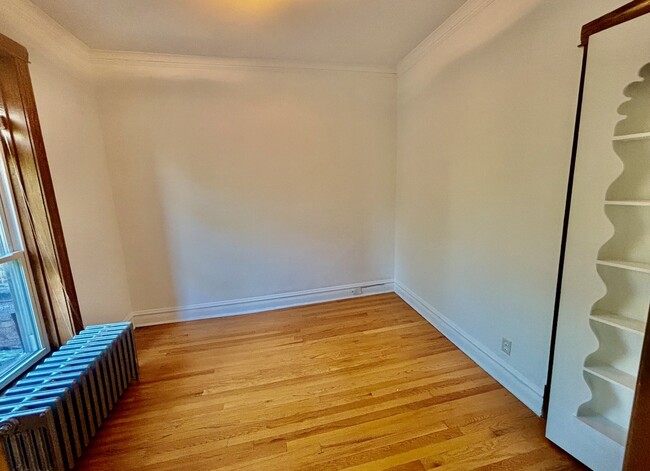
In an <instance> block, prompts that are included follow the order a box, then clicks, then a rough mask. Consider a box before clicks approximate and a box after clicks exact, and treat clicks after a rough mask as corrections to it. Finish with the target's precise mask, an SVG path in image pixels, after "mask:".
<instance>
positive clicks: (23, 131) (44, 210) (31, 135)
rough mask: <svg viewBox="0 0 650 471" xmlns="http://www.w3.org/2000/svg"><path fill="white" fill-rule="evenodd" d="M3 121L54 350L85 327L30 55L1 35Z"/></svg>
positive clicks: (30, 255)
mask: <svg viewBox="0 0 650 471" xmlns="http://www.w3.org/2000/svg"><path fill="white" fill-rule="evenodd" d="M0 119H2V120H3V123H1V126H0V127H2V128H4V129H5V133H6V136H5V138H6V139H2V145H3V146H4V151H5V156H6V159H7V167H8V172H9V175H8V176H9V180H10V183H11V186H12V191H13V193H14V199H15V201H16V206H17V212H18V218H19V220H20V225H21V229H22V232H23V236H24V244H25V250H26V252H27V254H28V259H29V264H30V267H31V271H32V274H33V277H34V285H35V290H36V293H35V295H36V297H37V298H38V301H39V304H40V308H41V314H42V316H43V322H44V324H45V328H46V333H47V337H48V340H49V342H50V346H51V347H52V348H57V347H58V346H60V345H62V344H63V343H65V342H66V341H67V340H68V339H70V338H71V337H72V336H74V335H75V334H76V333H78V332H79V331H80V330H81V329H82V328H83V322H82V319H81V313H80V309H79V301H78V299H77V293H76V290H75V286H74V280H73V277H72V269H71V267H70V261H69V258H68V252H67V249H66V245H65V238H64V235H63V229H62V226H61V219H60V217H59V211H58V207H57V203H56V197H55V195H54V187H53V184H52V177H51V174H50V168H49V165H48V162H47V155H46V152H45V145H44V143H43V135H42V132H41V126H40V123H39V119H38V114H37V110H36V101H35V99H34V91H33V89H32V82H31V77H30V74H29V54H28V52H27V49H25V47H23V46H22V45H20V44H18V43H17V42H15V41H13V40H11V39H9V38H7V37H6V36H4V35H2V34H0Z"/></svg>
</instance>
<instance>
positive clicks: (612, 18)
mask: <svg viewBox="0 0 650 471" xmlns="http://www.w3.org/2000/svg"><path fill="white" fill-rule="evenodd" d="M646 13H650V0H635V1H633V2H630V3H626V4H625V5H623V6H622V7H620V8H617V9H616V10H614V11H612V12H610V13H608V14H606V15H603V16H601V17H600V18H597V19H595V20H594V21H590V22H589V23H587V24H586V25H584V26H583V27H582V32H581V34H580V45H581V46H586V45H587V43H588V42H589V37H590V36H591V35H592V34H596V33H599V32H601V31H604V30H606V29H609V28H611V27H613V26H616V25H620V24H621V23H625V22H626V21H630V20H633V19H634V18H637V17H639V16H641V15H645V14H646Z"/></svg>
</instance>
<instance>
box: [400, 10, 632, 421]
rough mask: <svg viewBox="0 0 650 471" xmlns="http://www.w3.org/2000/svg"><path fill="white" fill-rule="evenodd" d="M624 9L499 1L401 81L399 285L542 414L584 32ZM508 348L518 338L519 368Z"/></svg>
mask: <svg viewBox="0 0 650 471" xmlns="http://www.w3.org/2000/svg"><path fill="white" fill-rule="evenodd" d="M620 4H621V2H620V1H613V0H598V1H593V0H575V1H572V2H566V1H559V0H553V1H537V0H522V1H519V0H518V1H514V0H497V1H496V2H494V3H492V4H491V5H490V6H489V7H487V8H486V9H485V10H483V11H482V12H481V13H480V14H478V15H477V16H475V17H473V18H472V19H471V20H470V21H469V22H468V23H466V24H465V25H464V27H463V28H462V29H460V30H458V31H456V32H455V33H454V34H453V35H451V36H450V37H448V38H446V39H445V40H444V41H443V42H440V43H438V44H437V45H435V46H433V48H432V49H430V50H429V51H427V52H426V53H425V54H424V55H423V56H422V59H421V60H420V61H419V62H417V64H416V65H414V66H412V67H411V68H408V67H409V66H410V65H411V64H410V62H409V60H406V61H405V62H404V64H403V66H402V67H403V68H408V70H403V71H402V73H401V74H400V76H399V92H398V123H399V125H398V128H399V129H398V161H397V162H398V163H397V188H398V191H397V209H396V212H397V223H396V282H397V283H398V284H399V285H400V286H402V287H404V288H406V289H407V290H409V291H410V292H411V293H413V294H415V295H416V296H417V297H419V298H420V299H421V300H422V301H424V303H426V304H428V305H429V307H431V308H433V309H435V310H436V311H437V312H438V313H439V314H440V315H441V316H442V317H444V318H445V319H446V320H448V321H450V323H451V324H452V325H454V327H456V328H457V330H458V331H460V334H461V337H462V336H465V339H466V340H467V339H469V344H471V343H474V346H473V347H472V349H473V351H483V353H485V355H483V356H484V357H491V360H490V362H492V364H493V365H494V364H496V365H497V368H496V370H494V371H496V372H497V376H499V375H500V374H501V375H502V378H499V379H506V380H507V376H508V375H509V373H506V372H508V371H509V372H511V373H514V376H515V377H516V379H518V380H520V381H519V384H517V382H516V381H515V382H513V383H512V384H509V386H511V387H512V388H513V390H515V393H517V394H518V395H519V396H520V397H524V396H528V398H529V399H530V398H531V397H532V400H527V403H528V404H529V405H530V406H531V407H532V408H533V409H535V410H538V411H539V407H540V406H541V394H542V391H543V387H544V385H545V383H546V374H547V363H548V355H549V344H550V335H551V323H552V318H553V303H554V297H555V283H556V277H557V265H558V258H559V248H560V239H561V231H562V221H563V213H564V201H565V194H566V182H567V175H568V168H569V160H570V155H571V144H572V137H573V124H574V117H575V107H576V102H577V90H578V83H579V74H580V64H581V55H582V51H581V50H580V49H578V48H577V47H576V45H577V44H578V42H579V32H580V27H581V25H582V24H584V23H586V22H588V21H590V20H592V19H594V18H596V17H598V16H600V15H601V14H604V13H606V12H608V11H610V10H612V9H614V8H616V7H617V6H620ZM502 337H506V338H508V339H510V340H512V341H513V346H512V356H510V357H508V356H506V355H505V354H503V353H502V352H501V351H500V349H501V339H502ZM488 363H489V362H488ZM499 365H500V366H499ZM499 369H501V372H500V373H499V371H498V370H499ZM513 385H514V386H513ZM517 388H518V389H519V390H518V391H517V390H516V389H517ZM526 389H527V391H526Z"/></svg>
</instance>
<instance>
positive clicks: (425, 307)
mask: <svg viewBox="0 0 650 471" xmlns="http://www.w3.org/2000/svg"><path fill="white" fill-rule="evenodd" d="M395 292H396V293H397V294H398V295H399V296H400V297H401V298H402V299H403V300H404V301H406V303H408V304H409V305H410V306H411V307H412V308H413V309H415V310H416V311H417V312H418V313H419V314H420V315H421V316H422V317H424V318H425V319H426V320H427V321H428V322H429V323H430V324H431V325H433V326H434V327H435V328H436V329H438V330H439V331H440V332H441V333H442V334H443V335H444V336H445V337H447V338H448V339H449V340H450V341H451V342H453V343H454V344H455V345H456V346H457V347H458V348H459V349H461V350H462V351H463V353H465V354H466V355H467V356H468V357H470V358H471V359H472V360H474V362H475V363H476V364H477V365H479V366H480V367H481V368H483V369H484V370H485V371H486V372H487V373H488V374H489V375H490V376H492V377H493V378H494V379H495V380H497V381H498V382H499V383H501V385H502V386H503V387H505V388H506V389H507V390H508V391H510V392H511V393H512V394H514V395H515V397H517V399H519V400H520V401H521V402H523V403H524V404H525V405H526V406H527V407H528V408H529V409H531V410H532V411H533V412H534V413H535V414H537V415H541V414H542V404H543V402H544V392H543V391H542V390H541V389H540V388H539V387H537V386H536V385H534V384H532V383H531V382H530V381H529V380H528V379H527V378H525V377H524V376H523V375H522V374H521V373H520V372H519V371H517V370H515V369H514V368H513V367H512V366H510V365H508V364H507V363H504V362H503V361H502V360H501V359H500V358H498V357H496V356H494V354H493V353H492V352H490V351H489V350H488V349H487V348H486V347H485V346H484V345H482V344H481V343H480V342H479V341H478V340H476V339H475V338H473V337H472V336H471V335H469V334H467V333H466V332H465V331H464V330H463V329H461V328H460V327H458V326H457V325H456V324H454V323H453V322H452V321H450V320H449V319H447V318H446V317H445V316H444V315H443V314H441V313H440V312H439V311H438V310H436V309H435V308H434V307H432V306H431V305H429V304H428V303H427V302H426V301H424V300H423V299H422V298H421V297H419V296H418V295H417V294H415V293H414V292H413V291H411V290H410V289H408V288H407V287H405V286H404V285H401V284H400V283H398V282H395Z"/></svg>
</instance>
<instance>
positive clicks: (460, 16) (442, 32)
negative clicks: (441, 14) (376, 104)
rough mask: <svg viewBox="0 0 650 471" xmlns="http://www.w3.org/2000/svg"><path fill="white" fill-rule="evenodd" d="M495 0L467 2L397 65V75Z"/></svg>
mask: <svg viewBox="0 0 650 471" xmlns="http://www.w3.org/2000/svg"><path fill="white" fill-rule="evenodd" d="M494 1H495V0H467V1H466V2H465V3H463V5H462V6H461V7H460V8H459V9H458V10H456V11H455V12H454V13H453V14H452V15H451V16H450V17H449V18H447V19H446V20H445V22H444V23H442V24H441V25H440V26H439V27H438V28H436V29H435V30H434V31H433V32H432V33H431V34H430V35H429V36H427V37H426V38H425V39H424V40H423V41H422V42H421V43H420V44H418V45H417V46H415V48H414V49H413V50H412V51H411V52H409V53H408V54H407V55H406V56H405V57H404V58H403V59H402V60H401V61H400V62H399V64H397V73H398V74H402V73H404V72H406V71H407V70H409V69H411V68H412V67H413V66H414V65H416V64H417V63H418V62H420V61H421V60H422V59H423V58H424V57H425V56H426V55H427V54H428V53H429V51H431V49H433V48H434V47H435V46H437V45H438V44H440V43H442V42H443V41H445V40H446V39H448V38H449V37H450V36H452V35H453V34H454V33H456V32H457V31H458V30H460V29H462V28H463V26H464V25H465V23H467V22H468V21H469V20H470V19H471V18H473V17H475V16H476V15H478V14H479V13H481V12H482V11H483V10H484V9H485V8H487V7H488V6H489V5H491V4H492V3H494Z"/></svg>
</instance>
